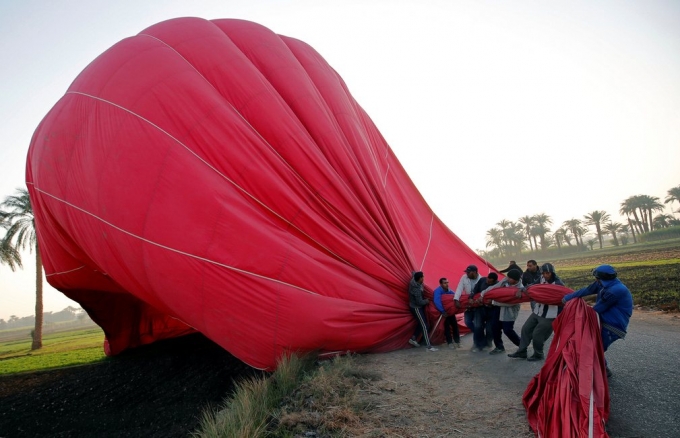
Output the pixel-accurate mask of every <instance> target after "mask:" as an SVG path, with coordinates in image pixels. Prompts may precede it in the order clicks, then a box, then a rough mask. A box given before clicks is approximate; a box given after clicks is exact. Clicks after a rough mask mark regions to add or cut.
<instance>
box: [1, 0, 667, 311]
mask: <svg viewBox="0 0 680 438" xmlns="http://www.w3.org/2000/svg"><path fill="white" fill-rule="evenodd" d="M182 16H195V17H202V18H206V19H214V18H241V19H246V20H251V21H255V22H258V23H260V24H262V25H264V26H266V27H268V28H270V29H271V30H272V31H274V32H275V33H278V34H282V35H287V36H291V37H294V38H298V39H300V40H303V41H305V42H307V43H308V44H310V45H311V46H312V47H314V48H315V49H316V50H317V51H318V52H319V53H320V54H321V55H322V56H323V57H324V58H326V60H327V61H328V62H329V64H330V65H331V66H332V67H334V68H335V70H336V71H337V72H338V73H339V74H340V75H341V76H342V77H343V79H344V80H345V82H346V83H347V85H348V87H349V89H350V91H351V92H352V94H353V95H354V97H355V98H356V100H357V101H358V102H359V104H360V105H362V106H363V107H364V109H365V110H366V111H367V112H368V114H369V115H370V116H371V118H372V119H373V121H374V122H375V124H376V125H377V127H378V129H379V130H380V131H381V132H382V134H383V136H384V137H385V138H386V140H387V142H388V143H389V144H390V146H391V147H392V149H393V150H394V152H395V154H396V156H397V157H398V158H399V160H400V161H401V163H402V164H403V165H404V167H405V168H406V170H407V172H408V173H409V175H410V176H411V178H412V179H413V180H414V182H415V184H416V186H417V187H418V188H419V189H420V191H421V193H422V194H423V196H424V197H425V199H426V200H427V201H428V203H429V204H430V206H431V207H432V209H433V210H434V212H435V213H436V214H437V215H438V216H439V217H441V218H442V220H443V221H444V222H445V223H446V224H447V225H448V226H449V228H451V229H452V230H453V231H454V232H455V233H456V234H457V235H458V236H459V237H460V238H462V239H463V241H465V242H466V243H467V244H468V245H469V246H470V247H471V248H473V249H483V248H485V233H486V231H487V230H488V229H490V228H492V227H493V226H494V224H495V223H496V222H498V221H499V220H501V219H510V220H516V219H517V218H518V217H520V216H523V215H532V214H536V213H541V212H544V213H547V214H548V215H550V216H552V218H553V220H554V222H555V225H556V226H553V230H554V229H555V228H557V226H559V225H560V224H561V223H562V222H563V221H565V220H567V219H571V218H572V217H575V218H582V216H583V215H584V214H586V213H588V212H590V211H593V210H606V211H607V212H609V213H610V214H612V216H613V218H614V219H618V209H619V204H620V203H621V201H622V200H624V199H625V198H627V197H629V196H632V195H636V194H647V195H652V196H657V197H659V198H661V200H662V201H663V199H664V198H665V196H666V191H667V190H668V189H670V188H671V187H674V186H677V185H679V184H680V2H678V1H673V0H668V1H650V0H644V1H642V0H641V1H635V2H633V1H622V0H616V1H613V0H610V1H597V2H593V1H562V2H544V1H513V2H499V1H449V0H442V1H425V0H421V1H398V0H389V1H387V0H385V1H369V0H365V1H348V0H338V1H335V0H332V1H323V0H314V1H295V0H291V1H258V0H246V1H229V0H221V1H200V0H194V1H191V2H187V1H167V0H163V1H160V0H159V1H150V0H117V1H115V2H113V1H110V0H106V1H101V0H71V1H59V2H47V1H32V0H16V1H13V0H0V60H2V62H1V67H0V138H1V139H2V140H1V142H0V197H1V198H3V199H4V197H5V196H7V195H10V194H13V193H14V192H15V188H16V187H20V186H24V181H25V179H24V166H25V160H26V152H27V150H28V145H29V143H30V139H31V135H32V134H33V131H34V130H35V128H36V127H37V125H38V123H39V122H40V120H41V119H42V117H43V116H44V115H45V114H46V113H47V112H48V110H49V109H50V108H51V107H52V106H53V105H54V104H55V103H56V102H57V100H58V99H59V98H60V97H61V96H62V95H63V94H64V92H65V91H66V89H67V88H68V86H69V85H70V83H71V82H72V81H73V79H74V78H75V77H76V76H77V75H78V73H79V72H80V71H81V70H82V69H83V68H85V66H86V65H87V64H88V63H89V62H90V61H92V60H93V59H94V58H95V57H96V56H98V55H99V54H101V53H102V52H103V51H105V50H106V49H108V48H109V47H110V46H112V45H113V44H115V43H116V42H118V41H120V40H121V39H123V38H126V37H128V36H132V35H135V34H137V33H138V32H140V31H141V30H142V29H144V28H146V27H148V26H150V25H152V24H154V23H157V22H159V21H163V20H166V19H170V18H175V17H182ZM677 208H678V205H677V204H675V206H674V209H677ZM665 213H670V209H667V211H665ZM24 262H25V268H24V270H23V271H20V272H17V273H12V272H11V271H10V270H9V269H8V268H7V267H0V318H4V319H7V318H8V317H9V315H12V314H16V315H19V316H26V315H30V314H33V313H34V298H35V294H34V290H35V287H34V274H33V272H34V269H35V268H34V265H33V264H32V263H33V257H32V255H29V254H25V255H24ZM72 304H73V303H72V302H71V301H69V300H68V299H66V298H65V297H64V296H63V295H61V294H60V293H59V292H57V291H55V290H54V289H52V288H50V287H47V288H46V291H45V310H46V311H49V310H53V311H54V310H61V309H62V308H64V307H66V306H68V305H72Z"/></svg>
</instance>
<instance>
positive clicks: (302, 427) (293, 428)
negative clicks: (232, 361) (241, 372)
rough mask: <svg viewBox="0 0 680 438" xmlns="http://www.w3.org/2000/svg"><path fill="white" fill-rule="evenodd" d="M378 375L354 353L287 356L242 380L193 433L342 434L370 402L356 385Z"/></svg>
mask: <svg viewBox="0 0 680 438" xmlns="http://www.w3.org/2000/svg"><path fill="white" fill-rule="evenodd" d="M376 378H378V377H377V376H373V375H368V374H365V375H364V374H361V373H359V372H357V371H356V367H355V366H354V358H353V357H352V356H344V357H337V358H334V359H333V360H329V361H326V362H322V363H320V364H318V365H315V363H314V360H313V359H310V358H303V359H300V358H298V357H297V356H287V357H284V358H283V359H282V360H281V362H280V363H279V365H278V368H277V370H276V371H275V372H274V373H273V374H271V375H269V376H264V377H260V378H251V379H248V380H245V381H243V382H242V383H240V384H238V385H236V389H235V392H234V394H233V396H232V397H231V398H229V399H228V400H227V401H226V402H225V403H224V405H223V406H222V407H221V408H220V409H218V410H213V409H210V408H209V409H207V410H206V411H205V412H204V413H203V416H202V420H201V426H200V430H199V431H197V432H196V433H194V436H195V437H201V438H217V437H234V436H238V437H244V438H248V437H262V436H269V437H294V436H300V434H302V435H303V436H304V434H305V433H306V432H313V434H314V436H319V435H323V436H341V435H342V433H343V431H344V430H345V429H346V428H347V427H352V426H355V425H358V424H360V422H361V420H362V418H363V417H362V416H363V415H365V412H366V410H367V407H366V406H362V405H360V404H359V403H358V401H357V400H358V397H357V394H358V390H359V388H360V387H361V386H362V383H364V382H366V381H367V380H374V379H376Z"/></svg>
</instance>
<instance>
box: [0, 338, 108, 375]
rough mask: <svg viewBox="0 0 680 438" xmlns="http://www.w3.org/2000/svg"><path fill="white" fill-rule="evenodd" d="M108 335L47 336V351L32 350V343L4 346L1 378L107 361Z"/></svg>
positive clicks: (0, 348) (0, 355)
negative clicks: (105, 346)
mask: <svg viewBox="0 0 680 438" xmlns="http://www.w3.org/2000/svg"><path fill="white" fill-rule="evenodd" d="M103 342H104V333H103V332H102V330H101V329H99V328H96V329H92V328H88V329H85V330H76V331H70V332H63V333H54V334H50V335H46V336H45V337H44V338H43V348H41V349H39V350H31V339H30V338H28V339H26V340H20V341H9V342H2V343H0V375H3V374H14V373H21V372H29V371H39V370H48V369H54V368H62V367H67V366H74V365H84V364H88V363H94V362H99V361H102V360H104V359H105V357H106V356H105V355H104V349H103V347H102V344H103Z"/></svg>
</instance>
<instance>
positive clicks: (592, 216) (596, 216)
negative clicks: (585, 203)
mask: <svg viewBox="0 0 680 438" xmlns="http://www.w3.org/2000/svg"><path fill="white" fill-rule="evenodd" d="M583 217H584V218H585V220H586V221H585V224H586V225H594V226H595V231H597V239H598V240H599V241H600V249H602V229H601V224H602V222H605V221H608V220H609V214H608V213H607V212H606V211H604V210H595V211H592V212H590V213H588V214H587V215H585V216H583ZM590 249H591V250H592V249H593V248H590Z"/></svg>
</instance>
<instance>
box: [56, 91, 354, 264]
mask: <svg viewBox="0 0 680 438" xmlns="http://www.w3.org/2000/svg"><path fill="white" fill-rule="evenodd" d="M66 94H79V95H81V96H85V97H89V98H92V99H95V100H99V101H101V102H104V103H108V104H110V105H112V106H114V107H116V108H119V109H121V110H123V111H126V112H128V113H129V114H132V115H133V116H135V117H137V118H139V119H140V120H143V121H145V122H146V123H148V124H149V125H151V126H153V127H154V128H156V129H158V130H159V131H160V132H162V133H163V134H165V135H167V136H168V137H170V138H171V139H172V140H174V141H175V142H176V143H177V144H179V145H181V146H182V147H183V148H184V149H186V150H187V151H188V152H189V153H191V154H192V155H193V156H194V157H196V158H197V159H198V160H200V161H201V162H203V164H205V165H206V166H208V167H209V168H210V169H212V170H213V171H214V172H215V173H217V174H218V175H220V176H221V177H222V178H224V179H225V180H227V181H228V182H229V183H231V184H232V185H233V186H234V187H236V188H237V189H239V190H240V191H241V192H243V193H244V194H245V195H247V196H248V197H250V198H251V199H252V200H253V201H255V202H257V203H258V204H260V205H261V206H262V207H264V208H266V209H267V210H269V211H270V212H271V213H272V214H274V215H275V216H276V217H278V218H279V219H281V220H282V221H284V222H285V223H287V224H288V225H290V226H291V227H293V228H295V229H296V230H298V231H299V232H300V233H301V234H303V235H304V236H305V237H307V238H308V239H309V240H311V241H312V242H314V243H316V244H317V245H319V247H321V248H323V249H324V250H326V251H327V252H328V253H329V254H332V255H333V256H334V257H336V258H337V259H338V260H340V261H341V262H343V263H345V264H347V265H348V266H351V267H353V268H354V269H357V270H358V268H357V267H356V266H354V265H353V264H351V263H350V262H349V261H347V260H345V259H344V258H343V257H341V256H340V255H338V254H336V253H335V252H333V251H332V250H331V249H330V248H327V247H326V246H324V245H323V244H321V243H320V242H318V241H317V240H316V239H314V238H313V237H312V236H310V235H309V234H307V233H305V232H304V231H302V230H301V229H300V228H299V227H297V226H295V224H293V223H292V222H290V221H289V220H288V219H286V218H284V217H283V216H281V215H280V214H279V213H277V212H276V211H274V210H273V209H272V208H271V207H269V206H268V205H266V204H265V203H264V202H262V201H260V200H259V199H257V198H256V197H255V196H254V195H253V194H251V193H250V192H248V191H247V190H245V189H244V188H243V187H241V186H240V185H238V184H237V183H236V182H235V181H233V180H232V179H230V178H229V177H227V176H226V175H224V174H223V173H222V172H220V171H219V170H218V169H216V168H215V167H214V166H212V165H211V164H210V163H208V162H207V161H205V160H204V159H203V158H202V157H200V156H199V155H198V154H197V153H196V152H194V151H193V150H192V149H190V148H189V147H187V146H186V145H185V144H184V143H182V142H181V141H179V140H178V139H177V138H175V137H174V136H173V135H172V134H170V133H169V132H167V131H165V130H164V129H163V128H161V127H160V126H158V125H156V124H155V123H153V122H152V121H150V120H148V119H146V118H144V117H142V116H141V115H139V114H137V113H135V112H133V111H131V110H129V109H127V108H125V107H123V106H121V105H118V104H117V103H114V102H111V101H109V100H106V99H102V98H101V97H97V96H92V95H90V94H86V93H83V92H80V91H68V92H66ZM236 112H237V113H238V111H236ZM241 117H242V118H243V116H241ZM244 120H245V119H244ZM246 122H247V121H246ZM251 128H252V126H251ZM263 141H266V140H264V139H263Z"/></svg>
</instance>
